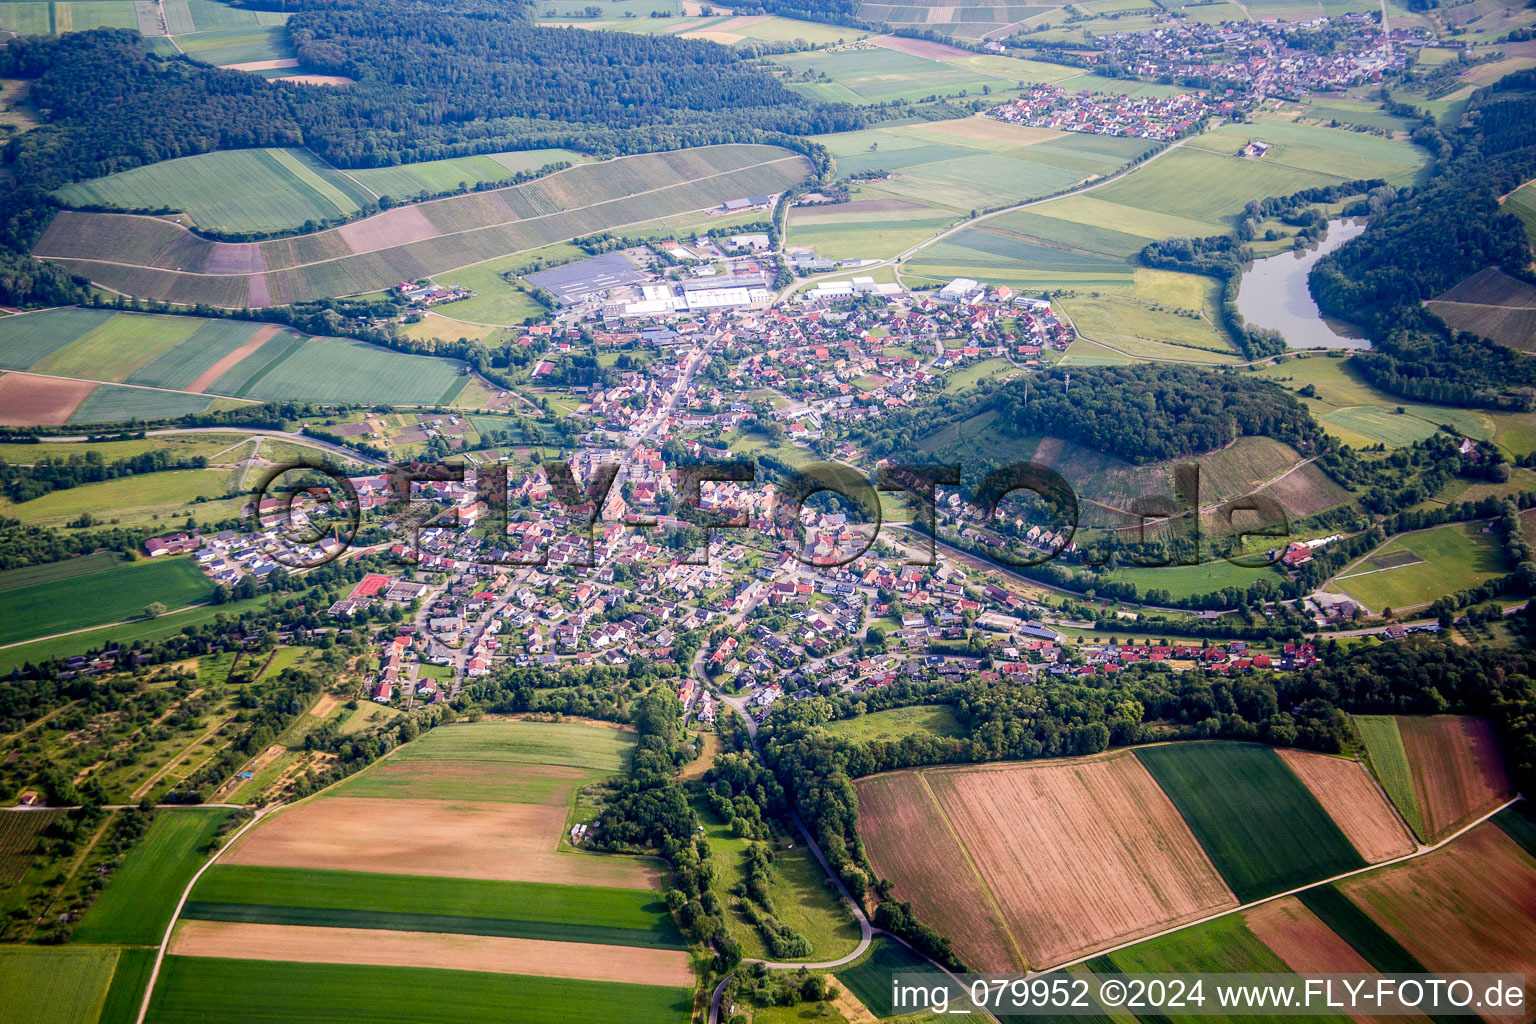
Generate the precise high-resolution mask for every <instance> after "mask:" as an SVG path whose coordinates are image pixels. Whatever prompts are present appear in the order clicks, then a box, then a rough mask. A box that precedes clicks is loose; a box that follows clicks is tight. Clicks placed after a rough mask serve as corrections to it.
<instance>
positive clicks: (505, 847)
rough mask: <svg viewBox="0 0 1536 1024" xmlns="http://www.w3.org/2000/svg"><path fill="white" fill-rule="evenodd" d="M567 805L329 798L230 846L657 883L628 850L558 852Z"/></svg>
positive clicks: (416, 865)
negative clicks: (613, 854) (615, 854)
mask: <svg viewBox="0 0 1536 1024" xmlns="http://www.w3.org/2000/svg"><path fill="white" fill-rule="evenodd" d="M565 816H566V808H565V807H564V806H552V805H547V804H499V803H448V802H445V801H437V800H369V799H366V798H357V797H339V796H338V797H328V798H326V799H323V800H315V801H312V802H310V803H307V804H300V805H298V806H296V807H293V808H291V809H289V810H286V811H283V812H281V813H280V814H278V815H277V816H275V817H273V818H272V819H271V820H270V821H266V822H263V823H262V824H261V825H260V826H258V827H256V828H253V829H252V830H251V831H250V832H248V833H246V835H245V836H244V837H243V838H242V839H241V840H240V841H239V843H237V844H236V845H235V846H234V847H232V848H231V849H230V851H229V852H228V853H227V854H225V856H224V858H223V859H224V861H225V863H229V864H257V865H263V866H267V867H307V868H325V869H330V870H336V871H375V872H380V873H383V874H404V875H452V876H455V877H459V878H490V879H500V880H504V881H516V882H568V883H572V884H578V885H606V886H613V887H616V888H626V889H652V888H657V887H658V886H657V877H656V872H655V870H654V869H653V868H651V867H650V866H649V865H647V864H645V863H644V862H642V861H637V860H634V859H632V858H627V857H601V856H595V855H591V854H580V853H558V852H556V846H557V844H558V843H559V841H560V836H561V833H562V832H563V831H564V829H565Z"/></svg>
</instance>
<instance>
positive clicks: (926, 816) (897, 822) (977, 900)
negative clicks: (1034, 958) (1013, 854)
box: [858, 772, 1028, 971]
mask: <svg viewBox="0 0 1536 1024" xmlns="http://www.w3.org/2000/svg"><path fill="white" fill-rule="evenodd" d="M858 789H859V831H860V833H862V834H863V836H864V848H865V850H866V851H867V852H868V854H869V861H870V863H871V864H872V865H873V866H874V869H875V872H876V873H877V874H878V875H879V876H880V877H881V878H885V879H888V880H889V881H890V882H891V883H892V884H893V885H894V887H895V892H896V896H897V898H898V899H903V900H907V901H909V902H910V903H911V904H912V908H913V910H914V911H915V912H916V913H917V916H918V919H919V920H921V921H922V922H923V923H924V924H927V925H930V926H932V927H934V928H937V929H938V930H939V931H940V932H941V933H942V934H944V935H947V936H948V937H949V939H950V941H951V942H953V943H954V945H955V953H956V954H957V955H958V956H959V957H960V959H961V960H962V961H964V963H965V965H966V966H967V967H970V968H971V969H973V970H977V971H1001V970H1018V969H1020V968H1021V967H1024V966H1028V965H1026V964H1021V963H1020V962H1019V959H1020V958H1019V954H1018V953H1017V952H1015V951H1014V947H1013V942H1012V940H1011V939H1009V937H1008V931H1007V929H1006V928H1004V927H1003V923H1002V921H1001V919H1000V918H999V917H998V916H997V910H996V908H995V907H994V906H993V904H992V898H991V896H989V895H988V893H987V891H986V889H985V888H984V887H983V886H982V884H981V880H980V879H979V878H977V876H976V871H975V869H974V868H973V867H972V866H971V864H970V861H969V860H967V859H966V855H965V851H964V850H962V849H961V848H960V844H959V843H958V842H956V841H955V837H954V834H953V833H952V832H951V831H950V828H949V825H948V823H946V822H945V820H944V815H943V813H942V812H940V810H939V805H938V804H937V803H935V802H934V799H933V797H932V796H931V795H930V794H929V792H928V787H927V786H926V785H924V783H923V779H922V776H921V774H920V773H918V772H898V773H896V774H893V775H878V776H875V777H873V778H868V779H860V780H859V782H858Z"/></svg>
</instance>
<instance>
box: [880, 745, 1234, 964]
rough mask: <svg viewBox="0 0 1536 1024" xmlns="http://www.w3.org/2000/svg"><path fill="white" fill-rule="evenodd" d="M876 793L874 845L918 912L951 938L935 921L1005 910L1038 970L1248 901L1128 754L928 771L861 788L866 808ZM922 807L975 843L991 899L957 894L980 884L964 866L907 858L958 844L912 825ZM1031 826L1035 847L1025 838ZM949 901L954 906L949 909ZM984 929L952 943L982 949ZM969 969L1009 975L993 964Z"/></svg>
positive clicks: (968, 853)
mask: <svg viewBox="0 0 1536 1024" xmlns="http://www.w3.org/2000/svg"><path fill="white" fill-rule="evenodd" d="M892 778H894V779H898V780H900V779H905V778H907V777H906V776H894V777H892ZM866 790H867V791H868V792H869V793H870V795H871V797H872V798H873V809H874V810H875V814H874V815H873V816H872V818H869V819H863V818H862V816H861V820H863V822H864V824H863V828H864V833H865V837H866V839H865V841H866V843H867V844H868V847H869V850H870V856H871V859H872V860H873V862H874V863H875V864H876V867H877V868H878V869H880V870H881V871H882V873H883V874H887V875H888V876H889V877H891V878H892V880H893V881H895V882H896V883H897V890H898V892H900V893H901V894H902V898H904V899H911V900H912V901H913V905H914V907H915V908H916V909H917V912H918V914H919V916H921V917H923V919H924V920H927V921H929V922H930V923H933V924H935V926H937V927H940V928H941V930H942V927H943V926H942V925H940V924H939V923H938V921H936V920H934V919H933V916H932V915H933V914H934V913H935V912H937V913H941V914H943V916H945V917H947V918H951V919H954V918H957V917H959V915H962V914H964V915H968V916H967V917H966V918H962V919H961V920H971V919H975V918H980V917H982V916H983V914H984V913H986V911H988V910H992V909H993V908H995V911H994V912H995V913H997V914H999V915H1000V917H1001V920H1002V921H1003V922H1005V928H1006V930H1007V934H1008V935H1010V936H1011V937H1012V938H1013V939H1014V941H1015V942H1016V943H1017V946H1018V948H1019V951H1020V953H1021V954H1022V955H1023V957H1024V959H1025V961H1026V962H1027V964H1028V966H1029V967H1031V968H1035V969H1038V968H1041V967H1046V966H1049V965H1051V964H1055V963H1061V962H1063V961H1066V960H1070V959H1072V958H1073V957H1076V956H1081V955H1083V954H1085V953H1088V952H1091V951H1093V950H1094V949H1099V948H1103V947H1105V946H1109V945H1114V944H1115V943H1117V942H1124V941H1126V940H1128V939H1133V938H1135V937H1136V936H1138V935H1145V934H1148V933H1150V932H1154V931H1157V930H1159V929H1161V928H1166V927H1168V926H1170V925H1173V924H1177V923H1180V922H1183V921H1190V920H1194V919H1195V918H1198V917H1201V916H1203V915H1205V914H1208V913H1210V912H1211V911H1213V910H1218V909H1221V908H1223V907H1229V906H1235V905H1236V903H1237V901H1236V900H1235V899H1234V898H1233V896H1232V893H1231V892H1230V891H1229V890H1228V888H1227V887H1226V886H1225V885H1224V884H1223V883H1222V881H1221V879H1220V877H1218V875H1217V873H1216V870H1215V869H1214V868H1213V867H1212V865H1211V862H1210V860H1209V859H1208V858H1207V857H1206V855H1205V854H1204V852H1202V851H1201V849H1200V847H1199V845H1198V843H1197V842H1196V841H1195V837H1194V836H1193V835H1192V834H1191V833H1190V830H1189V828H1188V827H1187V826H1185V824H1184V823H1183V822H1182V821H1180V820H1179V816H1178V812H1177V811H1176V810H1175V808H1174V806H1173V804H1172V803H1170V802H1169V800H1168V798H1167V797H1166V796H1164V795H1163V793H1162V792H1160V791H1159V790H1158V787H1157V784H1156V783H1155V782H1154V781H1153V779H1152V776H1150V775H1149V774H1148V773H1147V771H1146V770H1145V769H1144V768H1143V767H1142V766H1141V764H1140V763H1139V762H1138V761H1137V760H1136V758H1135V757H1134V756H1132V755H1131V754H1129V753H1120V754H1114V755H1110V756H1108V757H1101V758H1093V759H1088V760H1083V761H1070V762H1060V763H1042V764H1012V765H1006V766H1001V767H996V768H977V769H960V770H945V771H928V772H922V773H917V776H916V782H915V783H908V782H903V781H897V782H891V783H887V784H885V785H884V786H880V787H876V786H874V785H872V784H867V783H862V782H861V783H860V798H861V806H862V802H863V801H864V799H865V793H866ZM929 794H931V796H930V795H929ZM924 797H926V798H927V799H929V800H931V801H933V803H934V805H935V809H936V812H937V815H938V817H937V819H936V820H937V821H939V822H943V823H944V825H945V832H946V833H952V835H953V837H957V838H958V841H959V842H960V843H963V844H964V850H965V860H966V862H967V863H968V864H969V865H973V869H974V871H975V872H976V874H977V876H978V880H979V882H980V884H981V885H982V886H984V887H985V892H986V902H983V903H974V902H971V901H970V900H962V899H958V898H957V890H956V888H955V886H956V885H960V886H963V887H969V884H970V883H968V882H965V881H959V882H955V881H953V880H952V877H951V876H953V875H955V874H959V873H960V872H958V871H957V869H956V862H955V861H954V860H952V859H951V860H949V861H948V868H947V870H944V869H941V872H942V873H939V874H927V873H926V872H929V871H932V870H933V868H932V867H930V866H928V865H925V864H924V861H923V858H921V857H920V856H919V855H918V854H917V852H915V851H913V850H911V849H909V847H915V846H917V845H919V844H917V843H914V842H913V837H914V836H917V835H923V836H924V838H925V843H926V842H938V843H939V844H940V845H941V846H943V845H947V841H946V840H947V837H946V836H944V835H939V836H937V837H935V836H934V835H933V834H932V833H931V832H930V831H929V829H928V828H926V827H924V828H920V829H919V828H914V827H913V826H914V825H916V824H917V823H918V821H919V820H920V818H919V819H912V820H909V819H910V815H911V814H912V813H913V811H912V810H909V809H908V808H907V807H906V806H904V805H905V804H908V803H916V802H917V801H918V800H919V799H921V798H924ZM1026 830H1027V832H1028V834H1029V835H1030V836H1031V841H1030V842H1029V843H1027V844H1026V843H1022V842H1021V841H1020V839H1021V836H1022V834H1023V833H1024V831H1026ZM886 863H888V864H889V865H890V866H889V868H886V867H884V866H883V865H884V864H886ZM939 863H940V864H942V863H944V862H943V861H940V862H939ZM918 871H923V872H925V873H924V874H922V875H918V874H916V872H918ZM943 904H948V905H951V907H952V909H951V910H950V911H949V912H948V913H944V912H943V911H940V910H939V906H940V905H943ZM952 927H953V926H952ZM976 927H977V926H975V925H972V926H971V927H969V928H966V929H964V930H962V931H959V932H956V931H953V930H949V931H946V932H945V933H946V934H948V935H950V936H951V937H952V938H953V939H954V940H955V942H956V946H957V948H959V949H961V950H962V955H964V953H965V951H966V946H967V943H968V942H970V943H974V941H975V940H974V938H972V937H971V936H968V935H967V932H971V933H973V934H974V932H975V929H976ZM982 948H983V949H984V948H985V947H982ZM967 965H968V966H971V967H973V968H975V969H977V970H1001V969H1004V968H1005V967H1008V966H1010V965H1009V964H1007V963H1006V962H1004V961H1000V960H995V959H992V960H987V961H978V962H975V963H972V962H970V961H969V960H968V961H967ZM1014 966H1016V965H1014Z"/></svg>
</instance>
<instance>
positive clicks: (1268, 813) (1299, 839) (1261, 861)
mask: <svg viewBox="0 0 1536 1024" xmlns="http://www.w3.org/2000/svg"><path fill="white" fill-rule="evenodd" d="M1136 756H1137V757H1139V758H1140V759H1141V761H1142V763H1143V764H1144V765H1146V767H1147V770H1148V771H1150V772H1151V773H1152V777H1153V778H1155V779H1156V780H1157V782H1158V785H1160V786H1162V788H1163V790H1164V792H1166V793H1167V794H1168V797H1169V799H1170V800H1172V801H1173V804H1174V806H1175V807H1177V808H1178V810H1179V813H1180V814H1182V815H1183V816H1184V820H1185V821H1186V822H1188V823H1189V827H1190V830H1191V831H1192V832H1194V834H1195V838H1196V839H1198V840H1199V841H1200V845H1201V846H1203V847H1204V848H1205V851H1206V853H1207V854H1209V855H1210V858H1211V862H1212V863H1213V864H1215V866H1216V870H1217V871H1219V872H1220V873H1221V876H1222V878H1223V879H1225V880H1226V882H1227V884H1228V885H1230V886H1231V887H1232V891H1233V892H1234V893H1235V894H1236V895H1237V898H1238V899H1239V900H1241V901H1242V902H1244V903H1247V902H1250V901H1252V900H1255V899H1260V898H1262V897H1264V896H1269V895H1273V894H1274V893H1277V892H1284V891H1286V890H1287V889H1292V888H1295V887H1296V886H1299V885H1304V884H1306V883H1307V882H1314V881H1317V880H1318V879H1321V878H1327V877H1329V876H1331V875H1335V874H1338V873H1339V872H1341V871H1348V870H1350V869H1353V868H1359V867H1364V866H1365V862H1364V861H1363V860H1361V859H1360V855H1359V854H1358V853H1357V852H1355V849H1354V847H1353V846H1351V845H1350V843H1349V840H1348V839H1346V838H1345V837H1344V833H1343V832H1341V831H1339V827H1338V826H1337V825H1335V824H1334V823H1333V820H1332V819H1331V818H1329V817H1328V814H1327V812H1326V811H1324V810H1323V807H1322V805H1321V804H1319V803H1318V802H1317V798H1316V797H1314V796H1313V795H1312V794H1311V792H1309V791H1308V790H1307V788H1306V786H1304V785H1302V783H1301V781H1300V780H1299V779H1297V778H1296V776H1295V774H1294V773H1292V772H1291V770H1290V769H1289V768H1288V767H1286V765H1285V762H1284V761H1282V760H1280V756H1279V755H1278V754H1276V753H1275V752H1274V750H1273V749H1271V748H1269V747H1262V746H1258V745H1252V744H1242V743H1228V742H1219V743H1189V744H1168V745H1164V746H1155V747H1144V748H1141V749H1138V750H1137V751H1136Z"/></svg>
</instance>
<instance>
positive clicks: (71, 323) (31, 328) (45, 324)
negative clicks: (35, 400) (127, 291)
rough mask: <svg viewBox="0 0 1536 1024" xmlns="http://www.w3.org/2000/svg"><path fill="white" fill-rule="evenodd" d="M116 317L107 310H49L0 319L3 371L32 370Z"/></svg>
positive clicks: (0, 362)
mask: <svg viewBox="0 0 1536 1024" xmlns="http://www.w3.org/2000/svg"><path fill="white" fill-rule="evenodd" d="M115 315H116V314H114V313H112V312H110V311H109V310H104V309H49V310H43V311H41V312H37V313H24V314H22V315H20V316H7V317H0V369H3V370H30V369H31V368H32V367H34V366H36V365H37V364H38V363H40V362H42V361H43V360H45V359H47V358H48V357H49V356H51V355H52V354H53V353H54V352H57V351H58V350H59V349H61V348H63V347H64V346H66V345H68V344H69V343H70V342H72V341H74V340H76V339H77V338H81V337H84V336H85V335H86V334H89V333H90V332H92V331H94V330H95V329H96V328H98V327H100V326H101V325H102V324H105V323H106V322H107V321H108V320H111V319H112V318H113V317H114V316H115Z"/></svg>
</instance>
